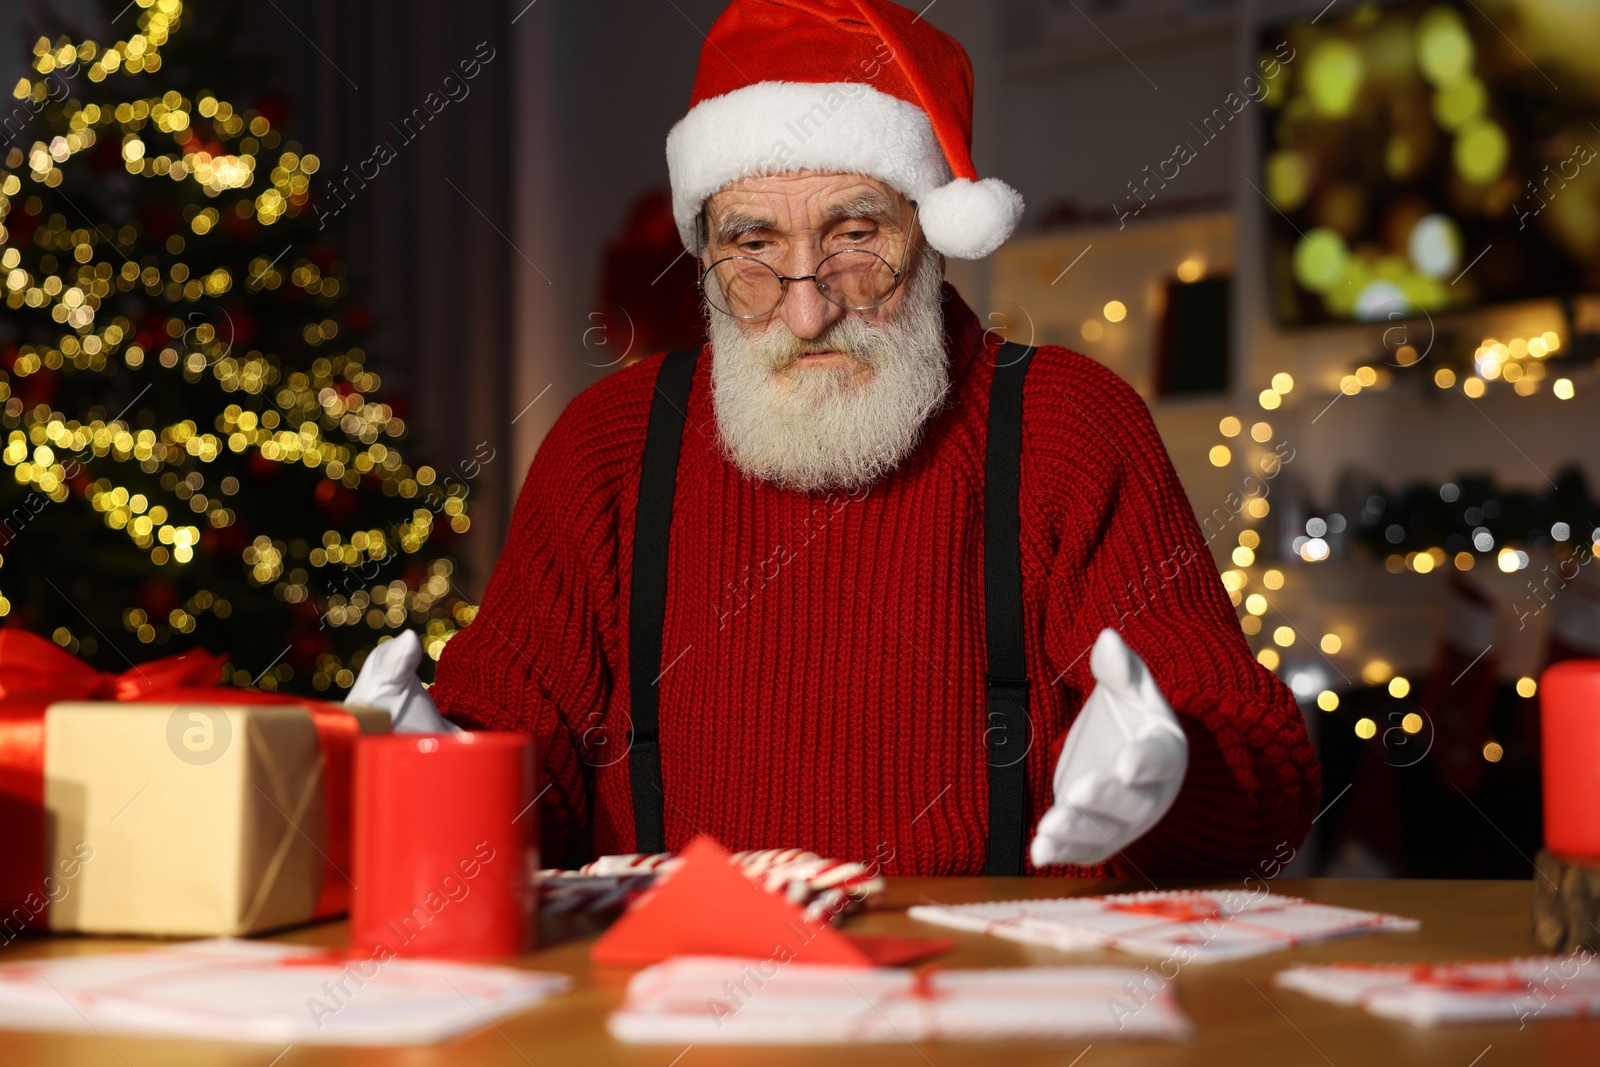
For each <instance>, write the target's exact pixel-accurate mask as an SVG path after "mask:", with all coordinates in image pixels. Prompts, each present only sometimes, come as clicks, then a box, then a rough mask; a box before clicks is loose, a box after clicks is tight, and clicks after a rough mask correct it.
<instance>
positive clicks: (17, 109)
mask: <svg viewBox="0 0 1600 1067" xmlns="http://www.w3.org/2000/svg"><path fill="white" fill-rule="evenodd" d="M135 2H136V7H135V10H136V11H137V23H138V32H137V33H133V34H131V35H129V36H128V37H127V39H126V40H118V41H116V42H115V43H113V44H105V43H101V42H96V41H93V40H87V39H82V40H72V39H70V38H69V37H68V36H67V35H65V34H63V35H61V36H59V37H57V38H55V39H54V40H51V39H49V38H43V37H41V38H40V39H39V40H38V42H37V43H36V44H35V45H34V46H33V49H32V57H31V63H30V66H31V68H32V70H33V72H35V73H33V74H31V75H30V76H28V77H25V78H23V79H22V80H21V81H20V82H19V83H18V84H17V86H16V88H15V92H14V94H13V95H14V97H15V99H14V100H12V101H11V102H10V103H9V105H8V107H9V110H7V111H6V112H4V113H3V115H0V131H3V132H0V137H4V138H5V140H4V141H3V142H0V161H3V164H4V166H3V169H0V292H3V295H4V300H5V310H4V312H3V313H0V356H3V360H4V363H3V373H0V404H3V405H4V406H3V409H0V424H3V425H0V438H3V440H0V455H3V458H4V462H5V468H6V469H8V470H9V472H10V473H11V474H12V475H14V477H10V478H0V615H4V616H5V618H4V620H3V622H4V623H5V624H6V625H18V626H24V627H27V628H28V629H31V630H34V631H35V632H38V633H41V634H44V635H49V636H52V637H53V638H54V640H55V641H56V642H57V643H58V644H60V645H62V646H63V647H65V648H67V649H69V650H71V651H73V652H75V653H77V654H78V655H80V656H82V657H84V658H85V659H87V660H89V661H90V662H92V663H94V664H95V665H96V666H98V667H100V668H102V669H106V670H118V671H122V670H127V669H129V668H130V667H131V666H133V665H134V664H137V663H139V662H142V661H144V660H146V659H150V658H152V657H154V656H157V655H161V654H166V653H173V652H179V651H182V650H184V649H187V648H192V647H205V648H208V649H210V650H212V651H214V652H223V653H226V654H228V655H229V656H230V657H231V661H230V665H229V672H230V677H231V680H232V681H233V683H234V684H238V685H246V684H251V683H252V682H254V684H256V685H259V686H260V687H262V688H267V689H278V688H288V689H294V690H298V691H302V692H312V691H324V692H326V693H327V695H330V696H336V695H338V693H339V691H341V690H344V689H348V688H349V686H350V684H351V683H352V682H353V680H354V675H355V672H356V671H357V670H359V668H360V664H361V662H362V659H363V658H364V657H365V655H366V653H367V652H368V651H369V650H370V649H371V648H372V647H373V646H374V645H375V644H376V643H377V642H378V641H379V640H380V639H381V638H383V637H384V636H385V635H393V634H395V633H398V632H400V631H401V630H402V629H404V628H408V627H410V628H416V629H419V630H421V631H422V632H423V645H424V647H425V648H426V649H427V651H428V652H429V654H430V655H431V656H432V657H433V658H435V659H437V658H438V654H439V652H440V650H441V649H442V648H443V647H444V643H445V641H447V640H448V639H449V637H450V636H451V635H452V634H453V633H454V632H455V631H456V630H457V629H459V628H460V627H461V626H463V625H465V624H466V623H467V622H469V621H470V620H471V617H472V615H473V613H474V611H475V608H474V606H473V605H471V604H470V603H468V602H467V601H466V600H465V598H464V597H463V596H462V595H461V594H460V593H459V591H458V590H457V588H456V587H455V585H454V584H453V583H452V570H453V563H452V561H451V559H450V558H449V556H448V555H442V554H439V552H438V544H439V542H440V541H442V540H446V539H448V538H449V537H451V536H453V535H456V534H460V533H462V532H464V531H465V530H466V529H467V528H468V525H469V521H470V520H469V518H468V516H467V513H466V507H465V498H466V495H467V488H466V486H465V485H464V484H462V483H461V482H459V481H458V480H456V479H453V478H452V479H443V480H441V479H440V478H439V476H438V474H437V472H436V471H434V470H433V469H431V468H429V467H427V466H423V465H417V466H413V465H411V464H409V463H407V462H406V460H405V459H404V458H403V457H402V454H401V452H400V450H399V444H400V442H401V441H403V440H404V438H405V435H406V426H405V423H404V420H403V419H402V418H401V417H400V415H399V414H397V412H396V410H395V408H394V406H393V405H391V404H388V403H384V402H381V401H379V400H378V399H376V392H377V390H378V388H379V380H378V376H377V375H376V374H374V373H373V372H372V371H370V370H368V369H367V366H366V353H365V352H364V350H363V349H362V347H361V341H362V337H363V332H364V330H365V329H367V328H368V327H369V326H370V323H369V321H368V319H369V316H368V315H367V314H366V313H365V311H364V309H363V308H362V307H361V306H360V304H359V303H358V302H357V301H355V300H353V299H352V292H351V283H350V280H349V279H348V278H347V277H346V272H345V270H344V268H343V266H342V264H341V263H340V261H339V259H338V257H337V255H336V253H335V250H334V247H333V246H332V245H331V244H330V243H329V240H328V238H329V235H330V233H331V231H329V230H325V229H324V226H323V223H324V222H326V219H325V218H323V217H320V214H319V212H318V211H317V209H316V208H317V203H316V197H317V190H316V188H315V185H316V174H317V171H318V166H319V161H318V159H317V157H316V156H315V155H314V154H313V153H311V152H309V151H305V150H303V149H302V148H301V147H300V146H299V145H297V144H295V143H294V142H292V141H286V140H284V138H283V135H282V133H281V126H282V124H283V122H284V121H285V118H286V116H287V110H288V109H287V107H286V105H285V104H284V103H283V102H282V98H281V97H275V96H272V95H270V94H268V95H263V91H262V88H261V86H263V85H264V84H265V83H266V80H267V79H266V78H265V77H264V68H263V65H262V64H261V63H259V62H258V61H256V60H254V59H252V57H249V56H245V55H240V54H239V46H238V41H239V40H240V33H239V28H238V26H237V24H236V20H237V8H235V6H234V5H231V4H212V5H203V6H201V7H200V8H198V9H196V8H195V7H194V6H193V5H188V6H186V5H185V4H184V3H182V2H181V0H135ZM119 8H120V9H122V10H127V9H126V8H124V7H123V3H122V2H121V0H118V2H117V3H114V4H113V3H108V4H106V5H105V13H106V16H107V18H106V24H107V25H116V19H115V15H116V11H115V10H114V9H119ZM130 24H131V20H129V19H127V18H124V21H123V23H122V25H124V26H128V25H130ZM480 458H483V457H480ZM468 477H470V472H469V474H468ZM441 481H444V482H450V483H452V484H449V485H446V484H441Z"/></svg>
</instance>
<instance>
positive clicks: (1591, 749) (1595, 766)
mask: <svg viewBox="0 0 1600 1067" xmlns="http://www.w3.org/2000/svg"><path fill="white" fill-rule="evenodd" d="M1539 710H1540V719H1541V723H1540V733H1541V734H1542V737H1541V744H1542V746H1543V749H1544V843H1545V847H1546V848H1548V849H1550V851H1552V852H1554V853H1557V854H1558V855H1561V856H1566V857H1570V858H1574V859H1600V659H1569V660H1566V661H1564V662H1562V663H1557V664H1556V665H1554V666H1553V667H1550V668H1549V669H1547V670H1546V671H1545V672H1544V677H1543V678H1541V679H1540V680H1539Z"/></svg>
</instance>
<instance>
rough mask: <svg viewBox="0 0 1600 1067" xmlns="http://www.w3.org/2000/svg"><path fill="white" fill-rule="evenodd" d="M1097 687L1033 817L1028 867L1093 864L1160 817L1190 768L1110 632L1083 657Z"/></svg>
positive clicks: (1163, 713)
mask: <svg viewBox="0 0 1600 1067" xmlns="http://www.w3.org/2000/svg"><path fill="white" fill-rule="evenodd" d="M1089 669H1090V671H1091V672H1092V673H1093V674H1094V677H1095V681H1096V682H1097V683H1098V684H1097V685H1096V686H1095V687H1094V692H1092V693H1090V694H1089V699H1088V700H1086V701H1084V704H1083V710H1082V711H1080V712H1079V713H1078V718H1077V721H1076V722H1074V723H1073V724H1072V729H1071V731H1070V732H1068V734H1067V743H1066V745H1065V746H1063V747H1062V749H1061V758H1060V760H1059V761H1057V763H1056V776H1055V803H1054V804H1053V805H1052V806H1051V808H1050V810H1049V811H1047V812H1045V814H1044V818H1042V819H1040V820H1039V829H1038V832H1037V834H1036V835H1035V836H1034V839H1033V843H1032V845H1030V846H1029V849H1028V853H1029V856H1030V857H1031V858H1032V860H1033V862H1034V865H1035V866H1039V867H1043V866H1045V865H1047V864H1052V863H1080V864H1091V863H1100V862H1103V861H1104V860H1106V859H1109V858H1110V857H1111V856H1113V855H1115V854H1116V853H1117V852H1119V851H1121V850H1122V849H1123V848H1126V847H1127V846H1128V845H1130V844H1132V843H1133V842H1134V841H1137V840H1138V839H1139V838H1140V837H1142V836H1143V835H1144V834H1145V833H1146V832H1148V831H1149V830H1150V828H1151V827H1153V826H1154V825H1155V824H1156V823H1158V822H1160V821H1161V817H1162V816H1163V815H1165V814H1166V813H1167V809H1168V808H1170V807H1171V806H1172V802H1173V800H1174V799H1176V798H1177V795H1178V789H1179V787H1180V786H1182V785H1183V776H1184V772H1185V771H1186V770H1187V769H1188V766H1189V743H1188V741H1187V740H1186V739H1185V738H1184V736H1183V727H1181V726H1179V725H1178V719H1177V716H1175V715H1173V713H1172V707H1171V705H1169V704H1168V703H1167V701H1166V698H1165V697H1163V696H1162V695H1161V691H1160V690H1159V689H1157V688H1156V683H1155V680H1154V679H1153V678H1151V677H1150V670H1149V668H1147V667H1146V666H1145V665H1144V661H1143V660H1142V659H1140V658H1139V656H1138V653H1136V652H1134V651H1133V650H1132V649H1131V648H1129V647H1128V646H1127V645H1126V644H1124V643H1123V641H1122V638H1121V637H1119V636H1118V635H1117V632H1116V631H1115V630H1110V629H1106V630H1102V631H1100V636H1099V637H1098V638H1096V639H1095V643H1094V651H1092V652H1091V653H1090V654H1089Z"/></svg>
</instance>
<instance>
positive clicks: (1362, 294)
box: [1250, 0, 1600, 325]
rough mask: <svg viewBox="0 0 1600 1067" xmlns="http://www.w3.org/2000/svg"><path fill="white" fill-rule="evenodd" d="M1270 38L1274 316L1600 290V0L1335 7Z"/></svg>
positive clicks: (1372, 312)
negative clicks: (1272, 60) (1273, 67)
mask: <svg viewBox="0 0 1600 1067" xmlns="http://www.w3.org/2000/svg"><path fill="white" fill-rule="evenodd" d="M1258 42H1259V45H1260V49H1261V54H1262V55H1263V56H1270V57H1273V58H1276V59H1277V60H1279V61H1280V63H1279V65H1278V69H1276V70H1274V71H1273V73H1274V74H1276V77H1273V78H1270V79H1266V78H1263V80H1262V84H1261V88H1260V89H1259V90H1258V92H1259V93H1260V97H1259V99H1260V100H1261V103H1262V104H1263V105H1265V106H1262V107H1260V108H1259V109H1258V111H1259V114H1260V116H1261V118H1260V120H1259V121H1260V123H1261V136H1262V143H1263V150H1262V153H1261V162H1260V170H1259V172H1258V173H1257V174H1255V175H1252V176H1251V177H1252V179H1253V181H1254V184H1255V185H1256V187H1257V190H1256V191H1257V192H1259V193H1260V197H1259V199H1260V200H1261V201H1263V202H1262V203H1261V204H1260V207H1261V210H1262V211H1263V212H1264V214H1265V218H1266V220H1267V227H1266V229H1267V234H1268V256H1269V259H1270V267H1269V271H1268V277H1269V284H1270V286H1271V294H1270V295H1271V301H1272V304H1273V308H1274V311H1275V314H1276V317H1277V320H1278V321H1279V322H1280V323H1281V324H1283V325H1304V324H1314V323H1326V322H1338V321H1378V320H1383V319H1393V318H1397V317H1400V316H1413V315H1420V314H1422V313H1427V314H1430V315H1432V314H1437V313H1440V312H1449V311H1456V310H1462V309H1466V308H1471V307H1476V306H1480V305H1484V304H1490V303H1499V302H1505V301H1515V300H1525V299H1531V298H1536V297H1552V296H1554V297H1565V296H1571V295H1574V294H1580V293H1585V292H1595V291H1600V3H1595V2H1593V0H1583V2H1579V0H1498V2H1497V0H1462V2H1460V3H1457V2H1455V0H1433V2H1425V3H1410V2H1408V3H1398V4H1394V5H1379V4H1372V3H1368V4H1353V3H1338V4H1330V5H1329V6H1328V7H1326V8H1324V9H1323V10H1322V12H1321V14H1320V15H1315V14H1311V13H1307V14H1306V15H1304V16H1302V17H1300V18H1299V19H1296V20H1294V21H1291V22H1287V23H1282V24H1277V25H1272V24H1269V25H1266V26H1264V27H1263V29H1262V31H1261V33H1260V36H1259V39H1258ZM1285 56H1287V57H1288V58H1287V60H1286V61H1285V60H1284V57H1285ZM1269 69H1270V68H1269ZM1250 195H1252V196H1253V195H1254V194H1250Z"/></svg>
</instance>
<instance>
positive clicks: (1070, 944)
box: [908, 887, 1422, 963]
mask: <svg viewBox="0 0 1600 1067" xmlns="http://www.w3.org/2000/svg"><path fill="white" fill-rule="evenodd" d="M908 914H909V915H910V916H911V917H912V918H913V919H919V920H922V921H924V922H930V923H935V924H937V925H940V926H950V927H954V928H956V929H958V930H970V931H974V932H977V933H985V934H994V935H995V936H996V937H1004V938H1008V939H1010V940H1012V941H1022V942H1026V943H1029V944H1038V945H1048V946H1050V947H1051V948H1058V949H1065V950H1068V951H1076V950H1080V949H1083V950H1087V949H1098V948H1113V949H1119V950H1121V951H1123V952H1132V953H1135V954H1138V955H1143V956H1159V957H1162V958H1175V959H1177V960H1178V961H1180V962H1189V961H1194V962H1199V963H1204V962H1211V961H1217V960H1233V959H1240V958H1242V957H1245V956H1257V955H1261V954H1262V953H1267V952H1279V951H1282V950H1284V949H1288V948H1293V947H1294V946H1296V945H1306V944H1311V943H1314V942H1318V941H1331V940H1333V939H1334V938H1340V937H1354V936H1356V935H1359V934H1376V933H1404V932H1409V931H1414V930H1417V929H1418V928H1420V926H1421V925H1422V924H1421V923H1419V922H1417V921H1416V920H1415V919H1407V918H1404V917H1402V916H1399V915H1387V914H1384V913H1382V912H1376V911H1357V910H1355V909H1353V908H1340V907H1335V906H1333V905H1331V904H1320V903H1317V902H1315V901H1310V900H1302V899H1300V898H1299V897H1290V896H1280V895H1279V894H1277V893H1267V892H1265V891H1252V890H1248V889H1245V888H1243V887H1241V888H1238V889H1216V890H1210V889H1200V890H1179V891H1175V892H1151V893H1120V894H1114V895H1112V896H1104V897H1088V896H1086V897H1069V898H1064V899H1054V900H1003V901H990V902H985V903H982V904H954V905H943V904H938V905H936V904H919V905H917V906H915V907H913V908H911V909H910V911H909V912H908Z"/></svg>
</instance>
